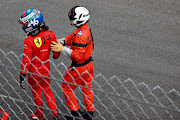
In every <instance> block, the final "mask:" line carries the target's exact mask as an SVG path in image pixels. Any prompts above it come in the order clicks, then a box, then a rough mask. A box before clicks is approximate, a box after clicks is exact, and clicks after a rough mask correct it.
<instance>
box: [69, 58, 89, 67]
mask: <svg viewBox="0 0 180 120" xmlns="http://www.w3.org/2000/svg"><path fill="white" fill-rule="evenodd" d="M91 61H93V59H92V57H90V58H89V59H87V60H86V61H85V62H83V63H81V64H77V63H76V61H72V63H71V67H81V66H84V65H86V64H88V63H89V62H91Z"/></svg>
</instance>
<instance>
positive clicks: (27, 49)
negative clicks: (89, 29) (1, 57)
mask: <svg viewBox="0 0 180 120" xmlns="http://www.w3.org/2000/svg"><path fill="white" fill-rule="evenodd" d="M52 41H55V42H57V40H56V36H55V34H54V33H53V32H52V31H51V30H47V31H41V32H40V33H39V34H37V35H35V36H28V37H27V38H25V40H24V48H23V60H22V65H21V73H22V74H27V73H26V72H25V71H28V72H30V73H28V83H29V86H30V89H31V91H32V94H33V97H34V102H35V104H36V105H37V106H43V102H42V93H44V96H45V99H46V101H47V103H48V106H49V109H50V110H53V111H55V112H52V113H53V114H55V115H57V112H56V111H57V106H56V102H55V99H54V95H53V93H52V91H51V86H50V79H48V78H44V77H43V76H45V77H50V62H49V56H50V51H51V50H50V44H52ZM59 55H60V53H56V52H53V57H54V58H58V57H59ZM31 73H33V74H31ZM34 74H38V75H34ZM36 112H37V116H38V117H39V119H42V118H43V113H44V110H43V109H42V108H39V107H36Z"/></svg>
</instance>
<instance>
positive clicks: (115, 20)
mask: <svg viewBox="0 0 180 120" xmlns="http://www.w3.org/2000/svg"><path fill="white" fill-rule="evenodd" d="M76 5H80V6H85V7H86V8H87V9H88V10H89V11H90V14H91V18H90V22H89V24H90V27H91V29H92V32H93V36H94V43H95V49H94V53H93V58H94V70H95V75H96V74H98V73H102V74H103V75H104V76H105V77H106V78H107V79H109V78H110V77H111V76H113V75H116V76H117V77H118V78H120V80H122V81H124V80H126V79H128V78H130V79H132V80H133V81H135V83H137V84H138V83H141V82H144V83H146V84H148V85H149V87H150V88H153V87H155V86H156V85H159V86H160V87H161V88H163V89H164V90H165V91H169V90H171V89H173V88H175V89H176V90H178V91H180V82H179V80H180V62H179V60H180V49H179V45H180V1H179V0H89V1H87V0H86V1H85V0H75V1H74V0H26V1H25V0H0V28H1V29H0V42H1V44H0V49H1V50H3V51H4V52H5V53H8V52H10V51H13V52H14V53H16V54H17V55H18V56H19V55H21V54H22V52H23V51H22V50H23V40H24V38H25V37H26V34H25V33H24V31H23V30H22V29H21V26H20V24H18V19H19V17H20V16H21V15H22V13H23V12H24V11H25V10H27V9H29V8H36V9H38V10H40V11H41V12H42V14H43V16H44V21H45V23H46V24H47V25H48V26H49V27H50V29H51V30H53V31H54V33H55V34H56V36H57V38H62V37H65V36H67V35H69V34H70V33H71V32H73V31H74V30H75V29H76V28H75V27H73V26H71V25H70V22H69V19H68V15H67V14H68V12H69V9H70V8H72V7H73V6H76ZM51 59H52V58H51ZM52 60H53V59H52ZM53 61H54V60H53ZM54 62H55V63H59V62H64V63H65V64H66V65H67V66H69V65H70V60H67V58H66V57H64V56H61V57H60V58H59V61H57V60H56V61H54Z"/></svg>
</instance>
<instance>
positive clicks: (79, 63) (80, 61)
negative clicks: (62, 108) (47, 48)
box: [62, 23, 94, 112]
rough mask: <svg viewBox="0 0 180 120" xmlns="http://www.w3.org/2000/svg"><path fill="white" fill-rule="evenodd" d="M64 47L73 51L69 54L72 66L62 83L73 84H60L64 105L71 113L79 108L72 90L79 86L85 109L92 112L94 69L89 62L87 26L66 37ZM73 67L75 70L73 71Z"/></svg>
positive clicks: (90, 46)
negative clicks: (66, 46) (69, 47)
mask: <svg viewBox="0 0 180 120" xmlns="http://www.w3.org/2000/svg"><path fill="white" fill-rule="evenodd" d="M66 45H68V46H71V49H72V50H73V51H72V53H71V60H72V64H71V66H70V67H68V71H67V72H66V74H65V76H64V81H65V82H70V83H73V84H75V85H72V84H67V83H62V90H63V92H64V96H65V100H66V104H67V105H68V106H69V108H70V109H71V110H72V111H77V110H78V109H79V108H80V106H79V104H78V103H77V99H76V97H75V94H74V92H73V90H74V89H75V88H76V87H77V85H81V86H82V87H81V88H82V92H83V97H84V104H85V108H86V110H87V111H89V112H94V94H93V90H92V80H93V79H94V68H93V62H92V60H91V54H92V52H93V40H92V34H91V31H90V28H89V27H88V24H87V23H86V24H85V25H83V26H82V27H80V28H77V30H75V31H74V32H73V33H72V34H70V35H69V36H67V37H66ZM73 66H74V67H75V68H76V69H73ZM83 86H84V87H83Z"/></svg>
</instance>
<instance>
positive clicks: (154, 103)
mask: <svg viewBox="0 0 180 120" xmlns="http://www.w3.org/2000/svg"><path fill="white" fill-rule="evenodd" d="M22 56H23V55H20V56H17V55H16V54H15V53H14V52H9V53H4V52H3V51H2V50H1V49H0V58H1V59H0V70H1V71H0V83H1V84H0V110H3V111H4V112H7V113H9V119H10V120H24V119H30V117H29V115H30V114H31V113H33V112H34V111H35V106H36V105H35V103H34V100H33V97H32V94H31V91H30V89H29V87H28V83H27V80H25V89H22V88H21V87H20V86H19V72H20V65H21V60H22ZM50 63H51V78H50V79H51V89H52V92H53V94H54V96H55V100H56V103H57V107H58V114H59V116H60V119H62V120H63V119H65V118H64V115H70V110H69V108H68V107H67V105H66V103H65V99H64V95H63V92H62V89H61V84H62V82H63V77H64V74H65V71H66V70H67V67H66V65H65V64H64V63H63V62H61V63H59V64H55V63H53V61H50ZM93 91H94V95H95V113H94V119H95V120H136V119H137V120H146V119H152V120H161V119H163V120H164V119H165V120H166V119H168V120H169V119H173V120H179V119H180V93H179V91H177V90H175V89H172V90H170V91H168V92H167V91H165V90H164V89H163V88H161V87H160V86H156V87H154V88H150V87H149V86H148V85H147V84H145V83H144V82H142V83H139V84H136V83H135V82H134V81H133V80H131V79H127V80H125V81H121V80H120V79H119V78H118V77H116V76H112V77H111V78H110V79H106V78H105V77H104V76H103V75H102V74H97V75H95V77H94V80H93ZM74 92H75V94H76V96H77V99H78V103H79V104H80V106H81V109H83V106H84V103H83V102H84V101H83V96H82V91H81V88H80V87H78V88H77V89H76V90H75V91H74ZM44 99H45V98H44V97H43V100H44ZM43 108H44V110H45V112H44V116H45V119H48V120H51V119H52V116H51V111H50V109H49V107H48V105H47V103H46V102H45V100H44V102H43Z"/></svg>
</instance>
